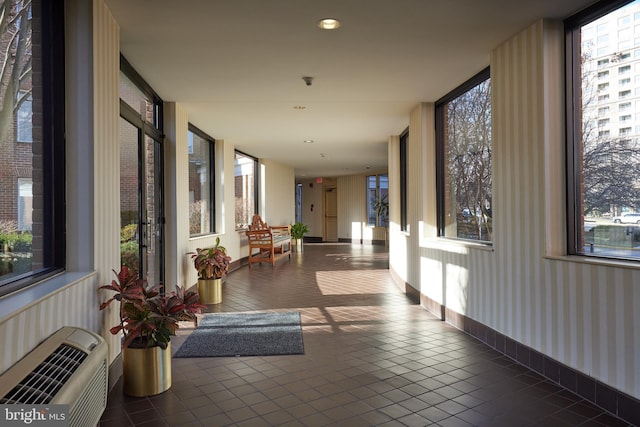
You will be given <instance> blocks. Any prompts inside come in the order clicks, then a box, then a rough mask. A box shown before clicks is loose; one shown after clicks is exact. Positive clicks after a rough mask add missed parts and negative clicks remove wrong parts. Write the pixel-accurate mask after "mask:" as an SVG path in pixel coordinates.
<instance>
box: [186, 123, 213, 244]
mask: <svg viewBox="0 0 640 427" xmlns="http://www.w3.org/2000/svg"><path fill="white" fill-rule="evenodd" d="M213 146H214V141H213V139H212V138H210V137H208V136H206V135H205V134H204V133H203V132H202V131H200V130H199V129H197V128H196V127H195V126H193V125H189V235H190V236H198V235H202V234H209V233H213V232H214V231H215V227H214V222H215V221H214V218H215V217H214V204H213V200H214V197H213V177H214V174H213Z"/></svg>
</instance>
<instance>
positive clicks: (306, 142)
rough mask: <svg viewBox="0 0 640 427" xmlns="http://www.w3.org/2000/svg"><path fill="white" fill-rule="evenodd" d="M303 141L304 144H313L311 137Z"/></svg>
mask: <svg viewBox="0 0 640 427" xmlns="http://www.w3.org/2000/svg"><path fill="white" fill-rule="evenodd" d="M304 143H305V144H313V139H305V140H304Z"/></svg>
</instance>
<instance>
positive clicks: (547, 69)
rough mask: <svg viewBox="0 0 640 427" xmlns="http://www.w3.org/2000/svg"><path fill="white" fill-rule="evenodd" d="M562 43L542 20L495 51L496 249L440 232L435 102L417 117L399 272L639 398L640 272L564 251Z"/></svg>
mask: <svg viewBox="0 0 640 427" xmlns="http://www.w3.org/2000/svg"><path fill="white" fill-rule="evenodd" d="M562 46H563V31H562V25H561V24H559V23H555V22H546V21H540V22H537V23H536V24H534V25H532V26H531V27H529V28H527V29H526V30H524V31H522V32H521V33H519V34H517V35H516V36H514V37H513V38H511V39H509V40H508V41H506V42H505V43H504V44H502V45H501V46H498V47H497V48H496V49H495V50H494V51H493V52H492V54H491V59H490V63H491V85H492V104H493V105H492V113H493V129H492V131H493V145H494V150H493V193H494V200H493V211H494V236H493V247H492V248H485V249H480V248H478V247H477V246H474V245H469V244H463V243H451V242H450V241H446V240H443V239H439V238H437V236H435V229H433V228H431V227H435V225H436V224H435V200H434V199H433V198H432V197H431V195H430V194H431V193H430V191H433V190H432V189H435V175H434V174H432V173H431V171H432V169H431V163H430V160H429V159H430V156H432V155H433V154H432V153H434V151H435V150H434V146H433V143H432V140H431V139H430V138H432V135H433V128H434V126H433V119H432V117H433V115H432V110H431V111H429V108H427V107H428V106H429V105H430V104H421V105H419V106H418V107H416V109H415V110H414V111H412V112H411V115H410V129H409V135H410V136H409V156H408V159H409V160H408V168H409V170H408V172H409V179H408V182H409V188H408V200H409V202H410V203H409V211H408V213H409V221H410V224H411V227H412V229H411V233H410V235H409V236H406V237H405V238H406V242H407V245H408V246H407V250H406V254H407V256H406V261H404V260H402V259H401V258H399V257H397V256H396V254H395V252H396V251H397V250H398V249H397V248H398V245H400V244H401V243H399V242H400V241H401V238H402V237H404V236H403V235H400V234H399V235H398V236H395V235H394V236H392V245H391V254H390V260H391V267H392V268H393V269H394V270H395V271H404V270H405V269H406V271H407V276H408V277H407V279H406V280H407V282H409V284H411V285H412V286H413V287H414V288H416V289H418V290H419V291H420V292H421V293H422V294H423V295H425V296H427V297H429V298H430V299H431V300H433V301H436V302H439V303H443V304H445V305H446V306H447V308H449V309H450V310H453V311H455V312H458V313H460V314H464V315H466V316H468V317H470V318H472V319H474V320H477V321H479V322H480V323H482V324H485V325H487V326H489V327H490V328H492V329H495V330H497V331H498V332H500V333H503V334H505V335H507V336H508V337H510V338H512V339H514V340H516V341H518V342H520V343H522V344H524V345H526V346H529V347H531V348H533V349H535V350H537V351H540V352H542V353H544V354H546V355H548V356H550V357H551V358H553V359H555V360H557V361H559V362H561V363H563V364H566V365H568V366H570V367H572V368H575V369H577V370H579V371H581V372H583V373H585V374H587V375H590V376H592V377H594V378H596V379H598V380H600V381H602V382H604V383H605V384H608V385H611V386H612V387H614V388H616V389H619V390H621V391H623V392H626V393H628V394H630V395H632V396H635V397H640V378H639V377H640V358H638V357H637V355H638V354H640V352H639V351H638V350H639V349H640V334H638V331H639V330H640V314H638V312H639V311H640V310H638V307H639V306H640V305H639V304H638V302H639V301H640V287H639V286H638V283H640V269H638V268H636V267H635V266H625V265H623V264H616V265H614V264H609V265H607V264H606V263H599V264H596V263H593V262H588V261H585V260H583V259H580V258H578V257H567V256H566V252H565V251H566V250H565V249H564V248H565V247H566V238H565V235H564V233H565V228H566V227H565V225H564V224H565V222H566V221H565V220H564V205H565V190H564V185H565V182H564V160H563V159H564V144H565V141H564V131H563V117H564V111H563V101H562V97H563V94H562V81H563V78H564V74H563V73H564V71H563V68H564V67H563V56H562V55H563V49H562ZM460 83H462V82H460ZM426 111H428V114H425V112H426ZM423 150H424V151H423ZM396 173H397V172H395V169H393V174H396ZM416 200H417V201H419V202H418V203H420V204H419V205H416V203H415V202H414V201H416ZM392 212H394V210H393V209H392ZM432 218H433V219H432ZM421 222H422V224H423V228H424V233H423V235H422V236H420V237H421V238H420V240H419V241H418V240H417V239H414V227H416V226H419V225H420V224H421ZM416 254H418V255H417V256H416ZM634 308H635V309H634Z"/></svg>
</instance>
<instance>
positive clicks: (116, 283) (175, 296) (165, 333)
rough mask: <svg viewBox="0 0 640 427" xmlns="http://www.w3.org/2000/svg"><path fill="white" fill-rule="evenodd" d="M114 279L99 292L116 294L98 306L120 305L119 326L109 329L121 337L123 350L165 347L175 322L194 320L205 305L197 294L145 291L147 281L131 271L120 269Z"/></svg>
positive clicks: (154, 289)
mask: <svg viewBox="0 0 640 427" xmlns="http://www.w3.org/2000/svg"><path fill="white" fill-rule="evenodd" d="M114 273H115V274H116V276H117V280H115V279H114V280H113V281H112V282H111V284H110V285H105V286H100V287H99V288H98V289H106V290H110V291H115V292H116V294H115V295H113V296H112V297H111V298H109V299H108V300H107V301H105V302H103V303H102V304H100V310H104V309H105V308H106V307H108V306H109V305H110V304H111V303H112V302H113V301H119V302H120V323H119V324H118V325H116V326H114V327H112V328H111V329H110V332H111V333H112V334H113V335H116V334H118V333H120V332H122V333H123V335H124V340H123V342H122V346H123V347H131V348H141V347H154V346H160V347H162V348H167V345H168V344H169V341H170V340H171V335H175V334H176V331H177V330H178V326H179V325H178V322H179V321H185V320H190V321H193V320H195V319H196V313H200V309H202V308H205V307H206V305H204V304H200V303H199V300H200V296H199V295H198V293H197V292H192V291H186V290H185V288H181V287H180V286H176V290H175V291H173V292H171V293H170V294H167V295H164V296H163V295H160V292H159V288H160V287H159V286H152V287H149V288H147V286H146V281H145V280H143V279H141V278H139V277H138V273H137V272H136V271H134V270H131V269H129V268H127V267H126V266H122V267H121V269H120V272H119V273H116V271H115V270H114Z"/></svg>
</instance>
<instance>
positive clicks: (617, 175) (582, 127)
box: [565, 1, 640, 260]
mask: <svg viewBox="0 0 640 427" xmlns="http://www.w3.org/2000/svg"><path fill="white" fill-rule="evenodd" d="M639 13H640V2H638V1H636V2H629V1H602V2H600V3H596V4H595V5H593V6H592V7H590V8H588V9H586V10H585V11H583V12H581V13H579V14H577V15H575V16H573V17H571V18H569V19H568V20H567V21H566V23H565V28H566V31H567V37H566V40H567V46H566V52H567V70H569V73H568V74H567V75H568V81H567V84H566V87H567V109H568V111H567V118H568V123H567V139H568V143H567V147H568V149H567V161H568V164H567V169H568V174H567V176H568V182H567V183H568V198H567V199H568V209H567V210H568V220H567V225H568V232H569V237H568V242H569V247H568V252H569V253H571V254H579V255H590V256H598V257H609V258H626V259H635V260H637V259H640V45H638V42H637V40H636V39H635V38H634V35H633V34H634V28H635V26H634V25H637V24H638V21H637V20H636V21H635V22H633V20H632V19H627V18H629V17H634V16H637V15H638V14H639ZM603 36H608V38H609V39H610V40H615V43H610V42H609V43H605V42H603V41H602V40H603V38H602V37H603ZM620 75H625V78H620V77H619V76H620ZM603 84H606V85H607V87H608V88H609V89H610V90H609V89H607V91H608V92H609V94H610V95H611V96H610V97H604V96H603V93H602V91H603V90H604V89H603V88H602V87H601V85H603ZM623 88H624V89H623ZM620 111H624V113H625V114H624V115H619V112H620ZM609 124H610V125H611V126H609ZM603 127H605V128H606V129H603Z"/></svg>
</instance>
